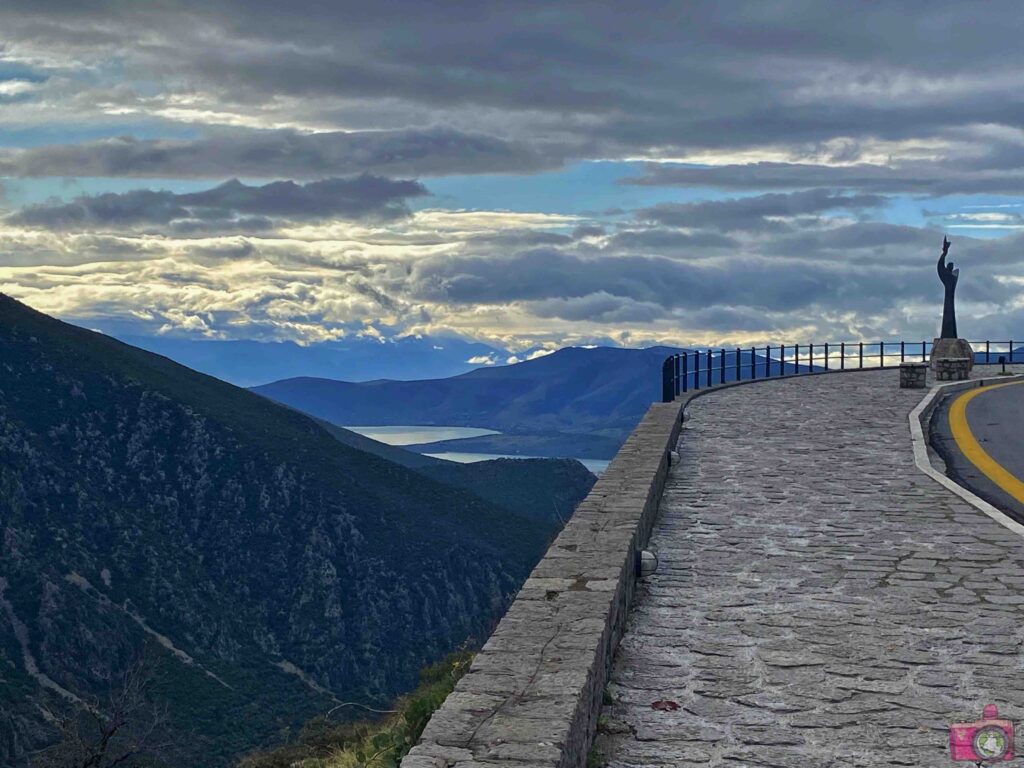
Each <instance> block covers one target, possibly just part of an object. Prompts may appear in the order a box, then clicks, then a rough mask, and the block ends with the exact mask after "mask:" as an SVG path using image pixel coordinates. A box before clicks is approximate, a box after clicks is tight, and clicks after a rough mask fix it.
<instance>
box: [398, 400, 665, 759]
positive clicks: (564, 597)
mask: <svg viewBox="0 0 1024 768" xmlns="http://www.w3.org/2000/svg"><path fill="white" fill-rule="evenodd" d="M684 403H685V401H683V400H680V401H677V402H674V403H655V404H654V405H652V406H651V408H650V409H649V410H648V411H647V414H646V415H645V416H644V418H643V419H642V420H641V422H640V424H639V425H638V426H637V427H636V429H634V430H633V432H632V434H631V435H630V436H629V438H627V440H626V442H625V443H624V444H623V446H622V448H620V449H619V452H618V453H617V454H616V455H615V458H614V459H613V460H612V462H611V463H610V464H609V465H608V468H607V469H606V470H605V471H604V473H603V474H602V475H601V478H600V479H599V480H598V481H597V483H596V484H595V485H594V487H593V489H592V490H591V492H590V494H589V495H588V496H587V498H586V499H584V500H583V501H582V502H581V503H580V505H579V506H578V507H577V508H576V511H575V513H574V514H573V516H572V518H571V519H570V520H569V522H568V523H567V524H566V526H565V528H564V529H563V530H562V532H561V533H560V534H559V536H558V538H557V539H556V540H555V542H554V543H553V544H552V545H551V547H550V548H549V549H548V552H547V554H546V555H545V556H544V558H543V559H542V560H541V561H540V562H539V563H538V564H537V567H536V568H534V570H533V572H532V573H531V574H530V577H529V578H528V579H527V580H526V583H525V584H524V585H523V587H522V589H521V590H520V591H519V594H518V595H517V596H516V598H515V600H514V601H513V602H512V605H511V606H510V608H509V610H508V612H507V613H506V614H505V616H504V618H503V619H502V620H501V622H500V623H499V624H498V627H497V629H496V630H495V631H494V634H493V635H491V637H490V639H489V640H488V641H487V643H486V644H485V645H484V647H483V648H482V649H481V650H480V652H479V653H478V654H477V655H476V658H475V659H474V660H473V663H472V665H471V666H470V669H469V671H468V672H467V673H466V675H465V676H464V677H463V678H462V679H461V680H460V681H459V682H458V684H457V685H456V687H455V690H454V691H453V692H452V693H451V694H450V695H449V696H448V698H447V699H446V700H445V702H444V704H443V705H442V706H441V707H440V708H439V709H438V710H437V711H436V712H435V713H434V715H433V717H432V718H431V719H430V722H429V723H428V724H427V727H426V728H425V729H424V731H423V735H422V738H421V739H420V742H419V744H417V745H416V746H415V747H413V749H412V751H410V753H409V754H408V755H407V756H406V757H405V759H403V760H402V768H446V767H447V766H458V768H477V767H478V766H480V767H481V768H482V766H498V765H508V766H515V768H539V767H540V766H547V767H549V768H579V767H580V766H583V765H584V764H585V763H586V759H587V752H588V751H589V749H590V745H591V741H592V738H593V734H594V731H595V729H596V725H597V716H598V713H599V712H600V709H601V700H602V696H603V694H604V689H605V684H606V683H607V680H608V674H609V670H610V667H611V662H612V657H613V655H614V652H615V648H616V647H617V645H618V641H619V638H620V637H621V635H622V631H623V627H624V624H625V620H626V616H627V614H628V612H629V604H630V601H631V599H632V596H633V591H634V587H635V583H636V575H635V570H634V569H635V565H634V562H635V558H636V555H637V553H638V552H639V551H640V550H641V549H642V548H643V546H644V545H645V544H646V542H647V540H648V537H649V536H650V532H651V527H652V525H653V523H654V518H655V515H656V513H657V509H658V504H659V501H660V499H661V493H662V489H663V488H664V485H665V480H666V478H667V476H668V470H669V452H670V450H672V449H673V448H674V447H675V444H676V441H677V439H678V436H679V430H680V418H681V413H682V409H683V406H684Z"/></svg>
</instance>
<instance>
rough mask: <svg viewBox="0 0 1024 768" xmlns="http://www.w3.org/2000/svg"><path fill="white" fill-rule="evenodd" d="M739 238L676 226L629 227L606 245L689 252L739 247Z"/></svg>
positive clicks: (615, 235) (637, 249) (633, 249)
mask: <svg viewBox="0 0 1024 768" xmlns="http://www.w3.org/2000/svg"><path fill="white" fill-rule="evenodd" d="M738 246H739V241H738V240H736V239H734V238H732V237H728V236H727V235H721V234H719V233H717V232H693V233H688V232H679V231H677V230H673V229H658V228H653V229H627V230H623V231H622V232H616V233H615V234H614V235H612V236H611V237H610V238H608V242H607V245H606V248H608V249H610V250H621V251H647V252H655V253H675V254H687V253H692V252H693V251H695V250H705V249H717V248H736V247H738Z"/></svg>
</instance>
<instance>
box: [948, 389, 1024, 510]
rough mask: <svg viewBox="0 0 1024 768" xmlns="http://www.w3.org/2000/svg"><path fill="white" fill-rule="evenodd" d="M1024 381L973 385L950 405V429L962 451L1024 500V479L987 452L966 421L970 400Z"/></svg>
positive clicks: (1013, 494) (1005, 489)
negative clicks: (1018, 477) (974, 386)
mask: <svg viewBox="0 0 1024 768" xmlns="http://www.w3.org/2000/svg"><path fill="white" fill-rule="evenodd" d="M1021 383H1024V382H1019V381H1011V382H1008V383H1006V384H991V385H989V386H987V387H978V389H972V390H970V391H969V392H965V393H964V394H962V395H960V397H958V398H957V399H956V400H954V401H953V404H952V405H950V406H949V430H950V432H952V433H953V439H954V440H956V444H957V447H958V448H959V449H960V453H962V454H963V455H964V457H965V458H966V459H967V460H968V461H969V462H971V464H973V465H974V466H976V467H977V468H978V470H979V471H980V472H981V473H982V474H984V475H985V477H987V478H988V479H989V480H991V481H992V482H993V483H995V484H996V485H997V486H999V487H1000V488H1002V489H1003V490H1004V491H1006V492H1007V493H1008V494H1010V496H1012V497H1013V498H1014V499H1016V500H1017V501H1019V502H1021V503H1022V504H1024V482H1021V481H1020V480H1018V479H1017V477H1016V476H1015V475H1013V474H1011V473H1010V472H1009V471H1008V470H1007V469H1006V467H1004V466H1003V465H1002V464H1000V463H999V462H998V461H996V460H995V459H993V458H992V457H991V456H989V455H988V453H987V452H986V451H985V449H984V448H982V447H981V444H980V443H979V442H978V440H977V438H975V437H974V433H973V432H971V427H970V425H969V424H968V423H967V405H968V404H969V403H970V402H971V400H973V399H974V398H976V397H977V396H978V395H980V394H982V393H984V392H988V391H989V390H991V389H998V388H999V387H1012V386H1014V385H1015V384H1021Z"/></svg>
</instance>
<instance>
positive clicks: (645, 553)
mask: <svg viewBox="0 0 1024 768" xmlns="http://www.w3.org/2000/svg"><path fill="white" fill-rule="evenodd" d="M635 566H636V577H637V578H638V579H643V578H646V577H648V576H651V575H652V574H654V573H657V571H658V556H657V555H656V554H654V553H653V552H651V551H650V550H648V549H641V550H638V551H637V553H636V561H635Z"/></svg>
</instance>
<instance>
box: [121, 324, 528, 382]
mask: <svg viewBox="0 0 1024 768" xmlns="http://www.w3.org/2000/svg"><path fill="white" fill-rule="evenodd" d="M115 335H116V336H117V338H119V339H121V341H124V342H126V343H128V344H131V345H133V346H136V347H141V348H142V349H146V350H149V351H150V352H155V353H157V354H160V355H164V356H166V357H169V358H171V359H172V360H174V361H176V362H179V363H181V364H182V365H187V366H188V367H189V368H193V369H195V370H197V371H202V372H203V373H208V374H210V375H211V376H216V377H217V378H218V379H223V380H224V381H230V382H232V383H233V384H237V385H239V386H250V385H253V384H262V383H264V382H267V381H271V380H272V379H278V378H281V377H282V376H322V377H327V378H332V379H346V380H348V381H369V380H372V379H422V378H428V377H439V378H440V377H444V376H454V375H456V374H459V373H464V372H465V371H470V370H473V369H474V368H476V367H477V366H479V365H480V363H479V362H474V363H470V362H469V360H471V359H477V360H479V359H484V358H489V359H491V360H505V359H506V358H507V357H508V355H509V353H508V352H506V351H505V350H502V349H497V348H495V347H492V346H489V345H487V344H478V343H475V342H468V341H465V340H463V339H459V338H456V337H447V336H432V337H428V336H421V337H419V338H417V337H414V336H407V337H404V338H398V339H386V340H383V341H381V340H378V339H376V338H372V337H367V338H346V339H342V340H339V341H327V342H319V343H314V344H308V345H304V346H303V345H299V344H296V343H295V342H292V341H280V342H262V341H248V340H240V341H227V340H223V341H222V340H213V339H211V340H206V339H187V338H175V337H168V336H139V335H119V334H115Z"/></svg>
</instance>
